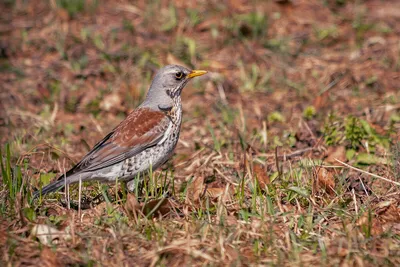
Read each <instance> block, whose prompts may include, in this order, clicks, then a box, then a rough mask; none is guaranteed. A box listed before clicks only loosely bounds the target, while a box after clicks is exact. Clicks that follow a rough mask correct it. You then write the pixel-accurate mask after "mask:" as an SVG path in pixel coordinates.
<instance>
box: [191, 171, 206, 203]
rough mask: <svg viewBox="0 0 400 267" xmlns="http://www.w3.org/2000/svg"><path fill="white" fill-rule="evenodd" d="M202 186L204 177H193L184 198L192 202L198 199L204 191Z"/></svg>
mask: <svg viewBox="0 0 400 267" xmlns="http://www.w3.org/2000/svg"><path fill="white" fill-rule="evenodd" d="M204 188H205V185H204V177H203V176H199V177H197V178H195V179H194V180H193V182H192V183H191V184H190V185H189V187H188V189H187V194H186V200H190V201H192V202H197V201H199V199H200V197H201V196H202V195H203V193H204Z"/></svg>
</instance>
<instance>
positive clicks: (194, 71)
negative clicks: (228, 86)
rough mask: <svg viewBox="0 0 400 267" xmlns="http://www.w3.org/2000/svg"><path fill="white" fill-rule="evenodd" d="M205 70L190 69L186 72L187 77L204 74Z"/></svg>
mask: <svg viewBox="0 0 400 267" xmlns="http://www.w3.org/2000/svg"><path fill="white" fill-rule="evenodd" d="M206 73H207V71H205V70H192V71H191V72H190V73H189V74H188V76H187V77H188V78H193V77H197V76H201V75H204V74H206Z"/></svg>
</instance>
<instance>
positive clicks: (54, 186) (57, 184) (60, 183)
mask: <svg viewBox="0 0 400 267" xmlns="http://www.w3.org/2000/svg"><path fill="white" fill-rule="evenodd" d="M64 185H65V181H64V176H61V177H60V178H59V179H57V181H54V182H52V183H51V184H48V185H46V186H45V187H43V188H42V190H37V191H35V192H34V193H33V199H35V198H37V197H38V196H40V195H46V194H48V193H51V192H54V191H58V190H60V189H62V188H64Z"/></svg>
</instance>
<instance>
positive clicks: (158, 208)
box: [142, 198, 171, 216]
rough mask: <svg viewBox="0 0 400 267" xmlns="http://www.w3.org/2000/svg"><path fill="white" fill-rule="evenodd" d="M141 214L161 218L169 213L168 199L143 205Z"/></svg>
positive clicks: (155, 200) (156, 200)
mask: <svg viewBox="0 0 400 267" xmlns="http://www.w3.org/2000/svg"><path fill="white" fill-rule="evenodd" d="M142 211H143V214H144V215H146V216H154V215H155V214H156V215H158V216H160V215H161V216H163V215H165V214H167V213H168V212H170V211H171V205H170V202H169V201H168V199H166V198H162V199H154V200H151V201H149V202H147V203H145V204H144V205H143V208H142Z"/></svg>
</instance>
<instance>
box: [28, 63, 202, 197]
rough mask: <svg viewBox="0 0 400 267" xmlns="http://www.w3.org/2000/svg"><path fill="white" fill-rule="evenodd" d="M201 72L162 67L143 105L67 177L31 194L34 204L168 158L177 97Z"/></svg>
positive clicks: (126, 178) (127, 177) (178, 118)
mask: <svg viewBox="0 0 400 267" xmlns="http://www.w3.org/2000/svg"><path fill="white" fill-rule="evenodd" d="M206 73H207V71H205V70H189V69H188V68H186V67H182V66H179V65H167V66H165V67H163V68H161V69H160V70H159V71H158V72H157V74H156V75H155V76H154V78H153V81H152V83H151V85H150V88H149V90H148V92H147V95H146V97H145V99H144V101H143V102H142V103H141V104H140V105H139V106H138V107H137V108H135V109H134V110H133V111H132V112H131V113H130V114H129V115H128V116H127V117H126V118H125V119H124V120H123V121H122V122H121V123H120V124H119V125H118V126H117V127H115V128H114V129H113V130H112V131H111V132H110V133H109V134H107V135H106V136H105V137H104V138H103V139H102V140H101V141H100V142H98V143H97V144H96V145H95V146H94V147H93V148H92V150H90V151H89V153H87V154H86V155H85V156H84V157H83V158H82V160H81V161H79V162H78V163H77V164H76V165H75V166H74V167H72V168H71V169H70V170H69V171H68V172H66V173H65V174H63V175H61V176H59V177H58V178H57V179H56V180H55V181H54V182H52V183H50V184H48V185H46V186H44V187H43V188H41V189H39V190H37V191H35V192H34V193H33V198H37V197H38V196H40V195H45V194H48V193H50V192H55V191H58V190H60V189H62V188H63V187H64V186H65V185H67V184H68V185H69V184H73V183H77V182H79V181H82V182H86V181H100V182H115V181H116V180H117V179H118V181H122V182H127V183H128V188H133V184H134V183H133V182H134V181H133V179H134V178H135V177H138V175H139V176H141V175H143V174H145V173H146V172H148V171H149V170H150V168H151V169H152V170H156V169H157V168H158V167H160V166H161V165H162V164H164V163H165V162H166V161H167V160H168V159H169V158H171V156H172V154H173V151H174V149H175V147H176V144H177V143H178V139H179V134H180V129H181V123H182V102H181V93H182V90H183V88H184V87H185V86H186V84H187V83H188V82H189V81H190V80H191V79H192V78H194V77H197V76H201V75H204V74H206Z"/></svg>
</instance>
